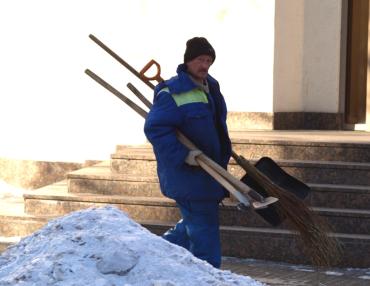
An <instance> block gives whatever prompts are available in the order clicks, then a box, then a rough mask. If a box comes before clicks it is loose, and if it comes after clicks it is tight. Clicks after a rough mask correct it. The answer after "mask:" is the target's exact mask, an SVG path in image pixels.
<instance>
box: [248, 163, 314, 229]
mask: <svg viewBox="0 0 370 286" xmlns="http://www.w3.org/2000/svg"><path fill="white" fill-rule="evenodd" d="M255 167H256V168H257V169H258V170H259V171H260V172H262V173H263V174H264V175H266V176H267V177H268V178H269V179H270V180H271V181H272V182H274V183H275V184H276V185H278V186H280V187H281V188H282V189H284V190H286V191H287V192H289V193H291V194H293V195H295V196H296V197H297V198H299V199H301V200H304V199H305V198H306V197H307V196H308V194H309V193H310V191H311V189H310V187H308V186H307V185H306V184H305V183H303V182H301V181H299V180H298V179H296V178H294V177H293V176H291V175H289V174H288V173H286V172H285V171H284V170H283V169H282V168H280V167H279V165H278V164H276V162H275V161H274V160H272V159H271V158H269V157H262V158H261V159H260V160H258V161H257V163H256V164H255ZM241 181H242V182H243V183H245V184H246V185H248V186H249V187H250V188H252V189H253V190H255V191H256V192H258V193H259V194H261V195H262V196H263V197H265V198H266V197H268V196H269V195H268V193H267V192H266V191H265V190H264V189H263V188H262V187H261V186H260V185H259V184H258V183H257V182H256V181H255V180H254V179H252V178H251V177H250V176H248V174H246V175H245V176H244V177H243V178H242V179H241ZM279 203H280V202H279V201H278V202H276V203H275V204H272V205H270V206H268V207H267V208H264V209H259V210H256V212H257V213H258V214H259V215H260V216H261V217H262V218H263V219H264V220H265V221H267V222H268V223H269V224H271V225H272V226H278V225H280V224H281V223H282V222H283V221H284V219H285V218H284V217H281V216H280V215H279V213H278V212H277V208H276V205H277V204H279Z"/></svg>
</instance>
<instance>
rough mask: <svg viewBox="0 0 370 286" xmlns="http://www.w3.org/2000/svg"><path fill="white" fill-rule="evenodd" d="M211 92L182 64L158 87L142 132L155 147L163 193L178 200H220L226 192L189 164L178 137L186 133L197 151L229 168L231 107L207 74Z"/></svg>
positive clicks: (213, 80)
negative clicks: (173, 75) (228, 111)
mask: <svg viewBox="0 0 370 286" xmlns="http://www.w3.org/2000/svg"><path fill="white" fill-rule="evenodd" d="M207 82H208V86H209V93H205V92H204V91H203V90H201V89H200V88H199V87H198V86H197V85H196V84H195V83H194V82H193V81H192V80H191V78H190V77H189V75H188V73H187V72H186V66H185V65H184V64H181V65H179V67H178V68H177V76H175V77H172V78H171V79H169V80H167V81H164V82H162V83H160V84H159V85H157V86H156V88H155V91H154V101H153V106H152V108H151V110H150V112H149V114H148V116H147V118H146V120H145V126H144V132H145V135H146V137H147V139H148V140H149V141H150V142H151V144H152V145H153V150H154V153H155V156H156V159H157V173H158V177H159V182H160V187H161V191H162V193H163V194H164V195H165V196H167V197H169V198H172V199H175V200H222V199H223V198H224V197H225V196H226V195H227V192H226V191H225V190H224V188H223V187H222V186H221V185H220V184H219V183H218V182H217V181H216V180H215V179H213V178H212V177H211V176H210V175H209V174H207V173H206V172H205V171H204V170H203V169H201V168H200V167H194V166H189V165H188V164H186V163H185V158H186V156H187V155H188V153H189V149H188V148H186V147H185V146H184V145H183V144H182V143H180V142H179V140H178V139H177V137H176V130H179V131H180V132H182V133H183V134H184V135H185V136H186V137H187V138H188V139H190V140H191V141H192V142H193V143H194V144H195V145H196V146H197V148H198V149H199V150H201V151H202V152H203V153H204V154H206V155H207V156H208V157H210V158H211V159H212V160H213V161H215V162H217V163H218V164H219V165H221V166H222V167H224V168H225V169H226V167H227V164H228V162H229V159H230V155H231V142H230V138H229V135H228V131H227V125H226V115H227V109H226V104H225V101H224V98H223V96H222V94H221V92H220V88H219V84H218V82H217V81H216V80H215V79H214V78H212V77H211V76H210V75H208V77H207Z"/></svg>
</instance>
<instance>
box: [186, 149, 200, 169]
mask: <svg viewBox="0 0 370 286" xmlns="http://www.w3.org/2000/svg"><path fill="white" fill-rule="evenodd" d="M200 154H202V151H200V150H191V151H190V152H189V154H188V156H186V158H185V163H186V164H188V165H190V166H199V164H198V162H197V160H195V158H196V157H198V156H199V155H200Z"/></svg>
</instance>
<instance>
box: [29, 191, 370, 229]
mask: <svg viewBox="0 0 370 286" xmlns="http://www.w3.org/2000/svg"><path fill="white" fill-rule="evenodd" d="M24 198H25V212H26V213H27V214H29V215H34V216H59V215H64V214H66V213H69V212H71V211H76V210H79V209H81V208H88V207H92V206H102V205H105V204H112V205H115V206H117V207H118V208H120V209H122V210H124V211H126V212H127V213H129V214H130V216H131V217H132V218H133V219H135V220H140V221H141V220H162V221H164V222H176V221H178V220H179V219H180V215H179V211H178V209H177V207H176V204H175V202H174V201H172V200H170V199H167V198H164V197H137V196H135V197H132V196H118V195H115V196H104V195H96V194H90V193H83V194H82V193H69V192H68V191H67V188H65V189H64V190H59V191H56V190H55V189H52V188H44V189H43V190H39V191H34V192H32V193H28V194H25V195H24ZM313 210H314V211H315V212H316V213H317V214H319V215H320V216H322V217H324V218H325V219H326V220H327V221H328V222H329V223H330V225H331V226H332V228H333V231H335V232H344V233H347V232H348V233H359V234H368V233H369V229H370V210H355V209H353V210H352V209H331V208H313ZM220 223H221V224H222V225H229V226H231V225H237V226H244V227H269V225H268V224H267V223H266V222H265V221H264V220H263V219H262V218H261V217H260V216H259V215H257V214H256V213H255V212H254V211H252V210H248V211H247V212H240V211H238V210H237V209H236V204H235V203H234V202H230V201H225V206H224V207H221V209H220ZM282 228H286V225H283V226H282Z"/></svg>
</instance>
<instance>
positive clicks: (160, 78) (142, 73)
mask: <svg viewBox="0 0 370 286" xmlns="http://www.w3.org/2000/svg"><path fill="white" fill-rule="evenodd" d="M153 65H154V66H155V67H156V68H157V73H156V74H155V75H154V76H146V75H145V73H146V72H147V71H148V70H149V69H150V68H151V67H152V66H153ZM139 74H140V77H141V78H142V79H143V80H144V81H147V82H149V81H151V80H155V81H157V82H158V83H160V82H162V81H163V78H162V77H161V66H160V64H159V63H157V62H156V61H155V60H150V61H149V62H148V63H147V64H146V65H145V66H144V67H143V68H142V70H141V71H140V72H139Z"/></svg>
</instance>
